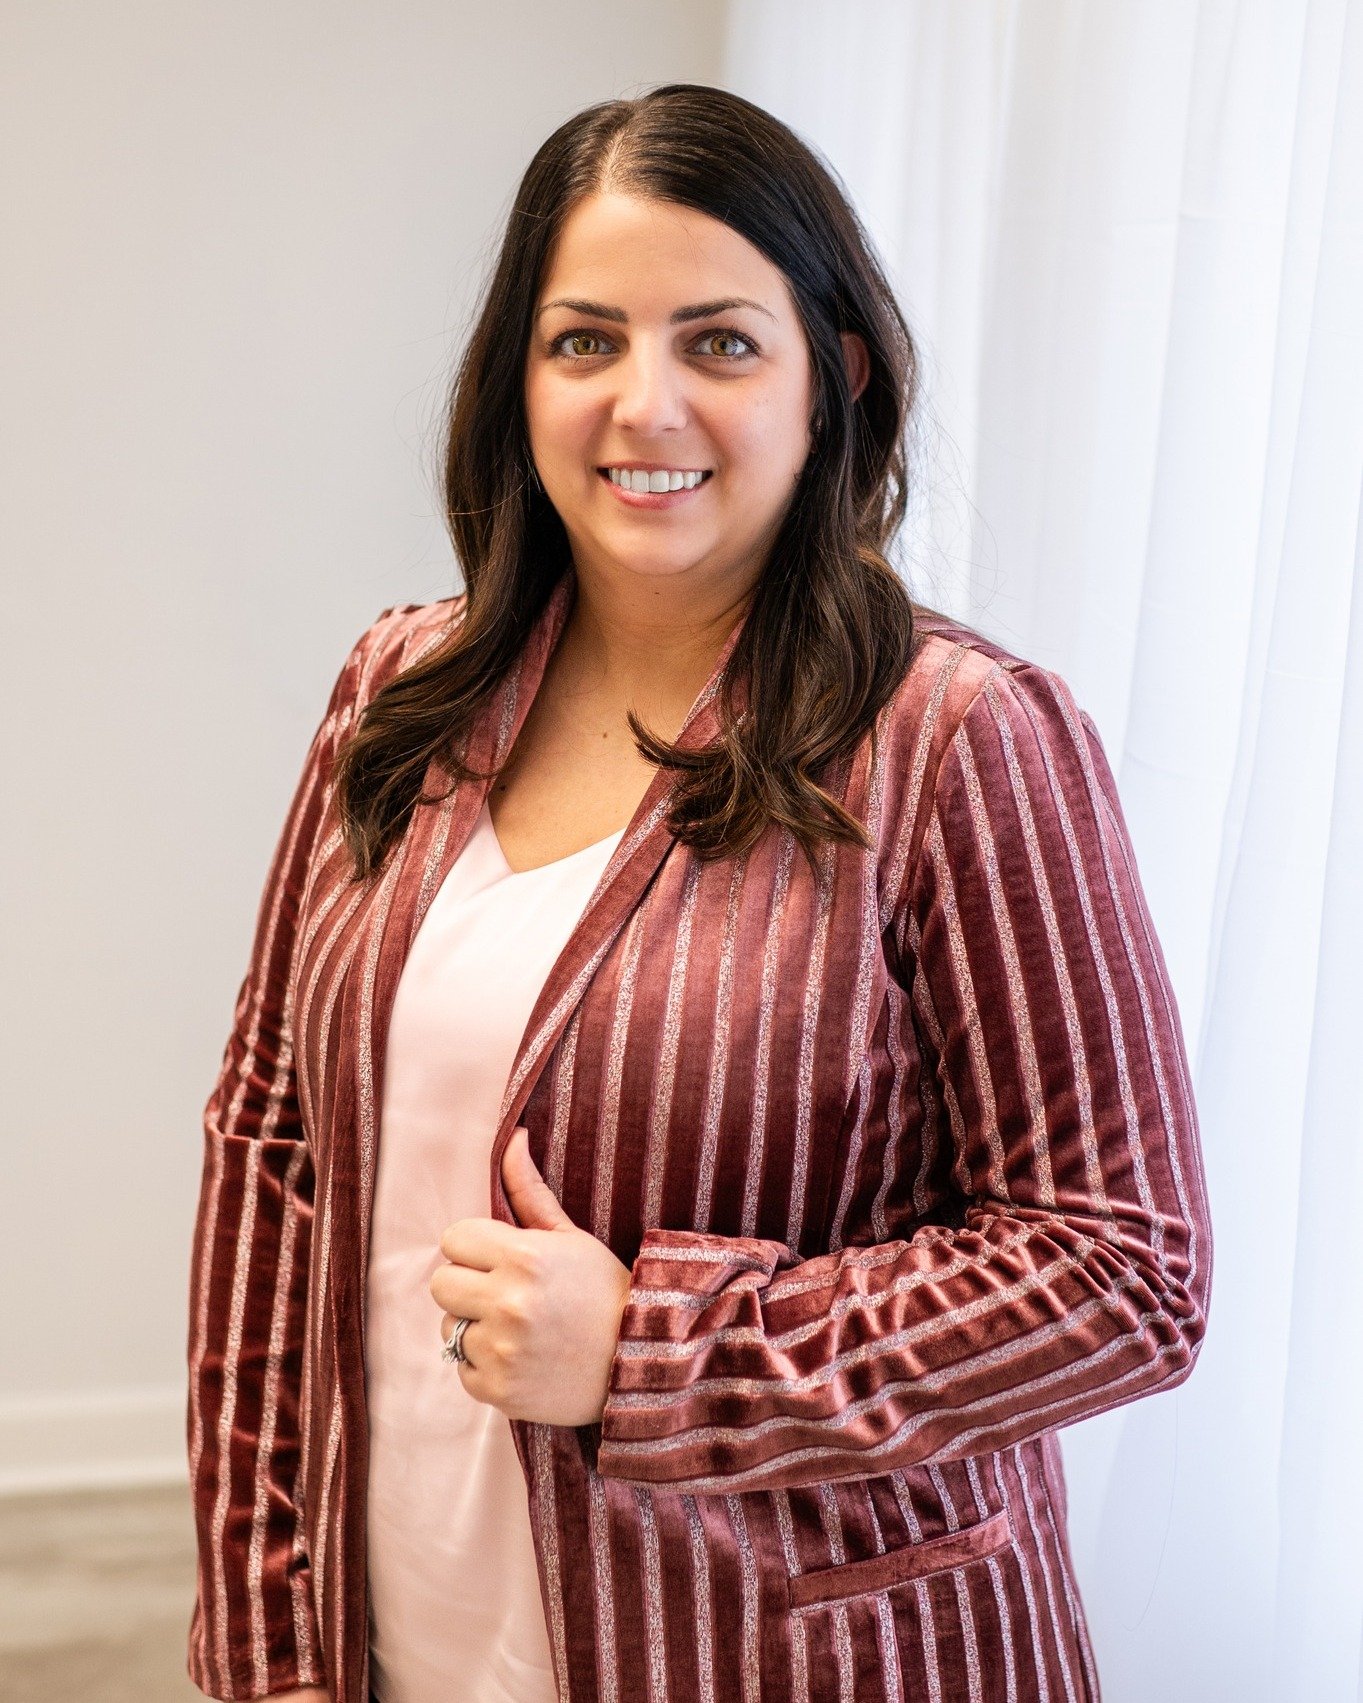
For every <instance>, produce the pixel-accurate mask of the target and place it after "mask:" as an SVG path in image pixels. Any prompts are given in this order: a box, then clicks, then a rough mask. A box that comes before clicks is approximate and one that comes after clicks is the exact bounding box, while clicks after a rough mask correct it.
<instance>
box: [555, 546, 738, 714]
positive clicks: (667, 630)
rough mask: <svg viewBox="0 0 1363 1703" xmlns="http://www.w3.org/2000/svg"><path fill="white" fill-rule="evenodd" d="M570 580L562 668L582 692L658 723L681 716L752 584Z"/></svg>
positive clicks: (704, 678)
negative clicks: (572, 590)
mask: <svg viewBox="0 0 1363 1703" xmlns="http://www.w3.org/2000/svg"><path fill="white" fill-rule="evenodd" d="M576 578H577V589H576V596H575V598H574V601H573V605H572V608H571V610H570V611H569V614H568V619H567V621H566V623H565V625H564V630H563V634H562V638H561V641H560V646H559V648H560V650H561V652H562V656H561V658H560V661H561V664H562V665H563V666H564V667H566V668H568V669H570V670H571V672H572V674H573V677H574V679H575V680H576V681H577V682H578V684H579V687H580V689H581V690H582V691H583V692H584V693H588V694H590V695H591V696H593V697H595V698H597V699H598V701H603V702H611V703H615V704H621V705H628V706H630V707H631V708H633V709H634V710H635V711H636V712H637V713H638V714H639V715H640V716H641V717H642V718H643V719H644V720H645V721H646V722H647V721H649V720H650V719H651V718H650V713H649V712H650V710H651V711H652V712H653V713H655V714H657V715H659V716H661V717H663V718H669V717H675V716H676V715H679V714H680V715H684V714H685V713H686V711H687V710H688V709H689V708H690V706H691V704H692V703H694V701H695V699H696V696H697V694H698V693H699V692H700V690H701V688H702V687H703V686H704V685H705V682H706V681H707V680H708V679H709V678H710V675H711V673H712V671H713V669H714V665H715V661H716V659H717V658H718V656H719V653H720V651H721V649H722V648H723V646H724V641H725V640H726V639H727V638H728V636H729V634H730V633H731V632H732V631H733V628H734V626H735V625H736V624H737V622H738V621H739V620H740V618H741V617H742V615H743V613H744V611H745V610H746V608H747V606H748V604H749V603H750V601H751V596H752V587H751V585H744V586H743V587H742V588H741V589H736V588H735V586H734V585H733V584H731V583H728V582H725V583H721V584H710V585H706V586H696V585H692V584H689V583H674V582H670V581H668V580H651V579H647V578H642V577H640V576H628V577H626V578H625V579H624V580H623V582H622V581H618V580H612V581H610V582H609V583H607V582H603V581H602V580H601V579H599V578H596V577H594V576H593V575H591V574H588V575H587V576H585V577H584V576H582V575H581V574H580V573H579V574H578V575H577V576H576Z"/></svg>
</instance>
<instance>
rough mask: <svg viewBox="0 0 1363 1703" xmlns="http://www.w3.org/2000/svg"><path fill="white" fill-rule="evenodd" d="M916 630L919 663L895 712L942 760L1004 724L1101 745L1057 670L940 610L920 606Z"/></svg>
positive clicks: (909, 672) (911, 667) (898, 695)
mask: <svg viewBox="0 0 1363 1703" xmlns="http://www.w3.org/2000/svg"><path fill="white" fill-rule="evenodd" d="M914 629H915V639H914V649H913V655H912V658H911V660H910V663H909V667H908V669H907V670H906V671H905V675H904V679H903V681H902V683H901V684H900V686H899V687H898V689H897V691H896V693H895V696H894V698H893V700H892V701H891V705H890V706H889V707H890V709H891V712H892V715H893V718H894V720H895V721H896V722H897V723H900V724H901V726H902V727H912V728H913V730H914V732H915V733H916V734H924V733H926V734H928V736H929V737H930V740H931V744H932V747H933V749H934V750H935V751H936V752H937V753H938V755H939V757H940V756H942V755H945V753H946V752H947V750H948V749H949V748H950V747H951V746H952V745H953V744H959V743H961V742H963V741H964V740H965V739H966V738H967V737H969V736H970V734H971V732H972V731H973V730H974V729H977V728H981V727H983V726H985V725H986V724H988V723H991V722H992V723H994V724H995V725H997V724H999V723H1000V722H1001V721H1002V722H1006V723H1010V724H1013V725H1015V726H1019V727H1030V728H1031V729H1033V730H1034V731H1035V733H1037V734H1038V735H1040V734H1042V733H1044V732H1047V731H1049V732H1050V733H1052V734H1053V735H1059V736H1060V737H1062V738H1069V739H1071V740H1080V741H1083V742H1089V741H1092V742H1095V743H1099V735H1098V729H1097V727H1096V725H1095V723H1094V721H1093V719H1092V717H1091V716H1090V715H1089V714H1088V712H1087V711H1086V710H1085V709H1083V708H1082V707H1081V705H1080V704H1079V702H1078V700H1077V699H1076V697H1075V694H1074V691H1073V689H1072V688H1071V686H1070V684H1069V682H1068V680H1066V679H1065V677H1064V676H1063V675H1062V674H1060V673H1059V672H1058V671H1057V670H1055V669H1053V668H1047V667H1045V666H1044V665H1043V664H1042V663H1039V662H1036V661H1033V660H1032V659H1031V658H1030V657H1027V656H1023V655H1022V654H1021V653H1020V652H1018V651H1016V650H1013V649H1010V648H1009V646H1007V645H1005V644H1003V643H1002V642H1001V641H999V640H997V639H993V638H990V637H988V636H987V635H986V634H985V633H983V632H981V631H980V630H979V629H978V628H976V627H972V626H971V625H969V624H968V623H967V622H965V621H962V620H958V619H957V618H956V617H954V616H950V615H945V614H942V613H941V612H939V611H937V610H931V609H923V608H920V607H918V606H915V621H914ZM929 767H930V768H931V769H932V770H934V771H935V770H936V768H937V764H936V763H931V764H929Z"/></svg>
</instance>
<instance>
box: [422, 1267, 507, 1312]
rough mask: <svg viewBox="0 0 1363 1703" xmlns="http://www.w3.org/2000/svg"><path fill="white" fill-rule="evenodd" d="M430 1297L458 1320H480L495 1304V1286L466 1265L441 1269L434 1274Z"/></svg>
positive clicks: (432, 1275) (485, 1275)
mask: <svg viewBox="0 0 1363 1703" xmlns="http://www.w3.org/2000/svg"><path fill="white" fill-rule="evenodd" d="M430 1288H431V1296H432V1298H433V1299H434V1300H435V1301H436V1303H437V1304H438V1305H439V1306H441V1307H443V1308H444V1310H445V1311H446V1312H447V1313H453V1314H454V1316H455V1317H456V1318H464V1319H481V1318H482V1317H483V1316H484V1315H485V1314H487V1313H489V1312H491V1310H492V1307H493V1305H494V1303H495V1300H496V1282H495V1280H494V1279H493V1278H492V1277H490V1276H489V1275H488V1274H487V1273H486V1272H482V1271H471V1270H470V1269H469V1267H468V1266H465V1265H438V1266H437V1267H436V1268H435V1270H434V1271H433V1272H432V1273H431V1284H430Z"/></svg>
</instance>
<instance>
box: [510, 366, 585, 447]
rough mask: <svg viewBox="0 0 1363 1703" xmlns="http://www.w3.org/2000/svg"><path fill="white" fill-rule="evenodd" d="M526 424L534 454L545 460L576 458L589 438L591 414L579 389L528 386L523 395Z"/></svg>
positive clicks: (583, 394)
mask: <svg viewBox="0 0 1363 1703" xmlns="http://www.w3.org/2000/svg"><path fill="white" fill-rule="evenodd" d="M525 411H526V422H527V425H528V427H529V431H530V441H531V443H532V444H533V445H534V447H535V450H536V453H537V454H539V455H541V456H543V457H544V458H545V459H546V460H548V461H552V460H554V459H556V458H559V457H564V456H571V457H573V458H574V459H576V458H577V457H578V454H579V451H580V449H581V446H582V445H583V444H584V443H586V442H587V441H588V439H589V438H590V437H591V434H592V430H593V426H592V420H593V417H594V416H593V411H592V408H591V405H590V400H589V398H588V397H587V395H586V392H585V390H584V389H583V388H581V387H576V386H561V385H556V384H553V383H550V382H543V381H541V382H539V383H534V382H532V383H530V384H527V386H526V392H525Z"/></svg>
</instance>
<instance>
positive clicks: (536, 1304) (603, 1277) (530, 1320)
mask: <svg viewBox="0 0 1363 1703" xmlns="http://www.w3.org/2000/svg"><path fill="white" fill-rule="evenodd" d="M502 1183H503V1185H504V1187H505V1189H506V1195H507V1199H508V1201H509V1202H510V1203H511V1208H512V1210H513V1211H514V1213H515V1214H516V1217H517V1219H518V1220H519V1225H520V1227H518V1226H517V1225H513V1224H503V1223H502V1222H501V1220H500V1219H497V1218H460V1219H458V1220H456V1222H455V1223H453V1224H451V1225H449V1227H448V1228H447V1229H446V1231H445V1233H444V1235H443V1236H441V1238H440V1251H441V1253H443V1254H444V1256H445V1258H446V1259H447V1260H448V1261H449V1262H450V1263H449V1264H448V1265H442V1266H441V1267H440V1268H439V1269H438V1270H437V1271H436V1272H435V1274H434V1276H433V1277H432V1278H431V1294H432V1295H433V1296H434V1297H435V1299H436V1301H437V1302H438V1304H439V1305H440V1306H441V1307H442V1308H443V1309H444V1317H443V1318H442V1319H441V1321H440V1334H441V1336H442V1337H443V1338H445V1340H446V1341H448V1340H449V1337H450V1333H451V1332H452V1331H453V1330H454V1326H455V1321H456V1320H457V1319H460V1318H465V1319H470V1320H471V1321H472V1323H470V1324H469V1325H467V1326H466V1327H465V1329H464V1338H463V1343H462V1345H461V1346H462V1349H463V1352H464V1353H465V1354H466V1355H467V1356H468V1358H467V1360H465V1361H464V1362H462V1363H461V1362H458V1361H456V1362H455V1365H456V1367H457V1369H458V1372H459V1377H460V1380H461V1381H462V1383H463V1385H464V1388H465V1389H466V1390H467V1391H468V1393H469V1394H470V1395H471V1396H472V1397H473V1398H474V1400H475V1401H485V1402H488V1403H489V1404H490V1405H491V1406H493V1407H497V1408H500V1409H501V1411H502V1412H503V1413H504V1414H506V1416H507V1418H508V1419H528V1420H532V1421H535V1422H537V1423H539V1424H544V1425H588V1424H594V1423H595V1422H596V1421H597V1420H599V1419H600V1418H601V1415H602V1412H603V1410H604V1408H605V1405H606V1390H607V1386H608V1385H609V1383H610V1369H611V1362H612V1360H613V1359H614V1358H615V1348H616V1344H617V1342H618V1341H619V1336H620V1319H621V1316H622V1315H623V1313H624V1310H625V1299H626V1296H627V1295H628V1293H629V1280H630V1268H629V1267H628V1266H627V1265H625V1264H623V1263H622V1262H621V1261H620V1260H618V1259H616V1257H615V1255H614V1254H613V1253H612V1252H611V1251H610V1249H609V1248H608V1247H607V1246H606V1244H605V1243H604V1242H602V1241H598V1239H597V1238H596V1237H595V1236H593V1235H592V1234H591V1233H590V1232H589V1231H587V1230H583V1229H580V1228H579V1227H578V1226H577V1225H576V1224H574V1223H573V1221H572V1219H571V1218H569V1216H568V1214H567V1213H566V1212H565V1211H564V1210H563V1208H562V1207H561V1206H560V1205H559V1203H558V1200H557V1199H556V1198H555V1196H554V1193H553V1191H552V1190H551V1189H550V1187H549V1185H548V1183H546V1182H545V1180H544V1178H543V1177H542V1176H541V1175H540V1173H539V1169H538V1167H537V1166H536V1164H535V1161H534V1160H533V1159H532V1158H531V1157H530V1147H529V1137H528V1135H527V1132H526V1130H525V1129H524V1127H523V1126H522V1125H519V1124H518V1125H517V1127H516V1128H515V1129H514V1130H513V1131H512V1133H511V1140H510V1141H509V1142H508V1143H507V1145H506V1149H505V1151H504V1152H503V1154H502Z"/></svg>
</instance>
